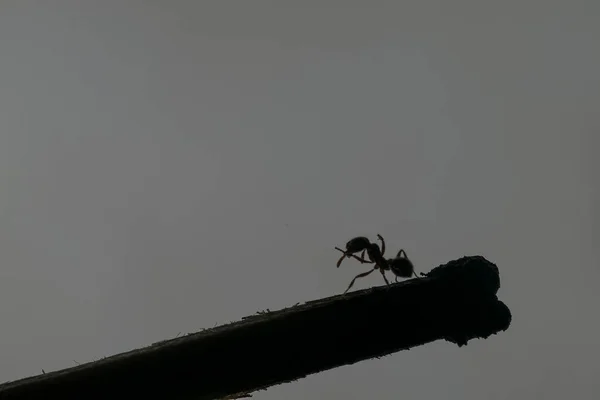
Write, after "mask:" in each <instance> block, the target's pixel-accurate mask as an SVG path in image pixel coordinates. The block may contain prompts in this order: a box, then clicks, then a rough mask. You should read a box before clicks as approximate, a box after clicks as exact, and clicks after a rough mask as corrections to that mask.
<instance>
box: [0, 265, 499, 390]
mask: <svg viewBox="0 0 600 400" xmlns="http://www.w3.org/2000/svg"><path fill="white" fill-rule="evenodd" d="M499 287H500V278H499V273H498V268H497V267H496V266H495V265H494V264H492V263H490V262H489V261H487V260H486V259H485V258H483V257H481V256H473V257H463V258H461V259H458V260H455V261H451V262H449V263H447V264H445V265H441V266H439V267H437V268H434V269H433V270H432V271H431V272H429V273H428V274H426V276H425V277H423V278H419V279H417V278H415V279H411V280H408V281H404V282H401V283H398V284H393V285H390V286H381V287H376V288H372V289H367V290H361V291H356V292H351V293H348V294H346V295H338V296H333V297H328V298H324V299H320V300H316V301H311V302H308V303H305V304H302V305H297V306H294V307H291V308H287V309H283V310H279V311H273V312H267V313H259V314H258V315H254V316H251V317H246V318H243V319H242V320H241V321H238V322H234V323H231V324H228V325H223V326H219V327H216V328H213V329H209V330H205V331H201V332H198V333H194V334H190V335H187V336H183V337H179V338H175V339H172V340H167V341H164V342H159V343H157V344H154V345H152V346H149V347H145V348H142V349H137V350H133V351H130V352H127V353H122V354H117V355H115V356H112V357H109V358H105V359H103V360H99V361H95V362H91V363H88V364H83V365H80V366H77V367H73V368H69V369H65V370H61V371H56V372H50V373H46V374H42V375H38V376H34V377H30V378H26V379H21V380H18V381H14V382H8V383H5V384H3V385H0V399H2V400H8V399H11V400H12V399H29V400H35V399H50V398H51V399H61V400H70V399H131V398H136V399H137V398H139V399H142V398H143V399H149V398H156V399H167V398H169V399H218V398H224V397H226V396H232V397H234V396H236V395H241V394H243V393H246V392H251V391H254V390H258V389H264V388H267V387H269V386H271V385H275V384H280V383H283V382H287V381H291V380H296V379H299V378H302V377H304V376H306V375H309V374H313V373H317V372H319V371H323V370H326V369H330V368H335V367H339V366H342V365H345V364H352V363H356V362H358V361H361V360H365V359H369V358H373V357H380V356H385V355H388V354H391V353H394V352H397V351H399V350H403V349H409V348H411V347H414V346H419V345H423V344H426V343H429V342H433V341H436V340H440V339H445V340H447V341H450V342H452V343H455V344H457V345H459V346H462V345H465V344H467V342H468V341H469V340H470V339H473V338H486V337H488V336H490V335H492V334H494V333H498V332H500V331H503V330H506V329H507V328H508V327H509V325H510V321H511V313H510V311H509V309H508V307H507V306H506V305H504V303H502V302H500V301H499V300H498V298H497V296H496V293H497V291H498V289H499Z"/></svg>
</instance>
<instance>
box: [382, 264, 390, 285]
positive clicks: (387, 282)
mask: <svg viewBox="0 0 600 400" xmlns="http://www.w3.org/2000/svg"><path fill="white" fill-rule="evenodd" d="M379 272H381V276H383V280H384V281H385V283H386V284H388V285H389V284H390V282H389V281H388V280H387V277H386V276H385V272H384V271H383V269H381V268H380V269H379Z"/></svg>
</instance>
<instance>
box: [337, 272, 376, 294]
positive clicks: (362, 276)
mask: <svg viewBox="0 0 600 400" xmlns="http://www.w3.org/2000/svg"><path fill="white" fill-rule="evenodd" d="M373 271H375V269H372V270H370V271H368V272H363V273H362V274H358V275H356V276H355V277H354V279H352V282H350V285H348V289H346V290H345V291H344V294H346V292H347V291H348V290H350V288H351V287H352V285H354V281H356V279H358V278H364V277H365V276H367V275H369V274H370V273H372V272H373Z"/></svg>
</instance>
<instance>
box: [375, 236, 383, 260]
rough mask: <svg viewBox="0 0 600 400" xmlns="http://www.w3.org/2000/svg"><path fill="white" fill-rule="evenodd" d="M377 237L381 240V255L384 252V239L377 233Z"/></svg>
mask: <svg viewBox="0 0 600 400" xmlns="http://www.w3.org/2000/svg"><path fill="white" fill-rule="evenodd" d="M377 239H379V240H381V256H382V257H383V255H384V254H385V240H383V236H381V235H380V234H377Z"/></svg>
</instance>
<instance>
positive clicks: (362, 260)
mask: <svg viewBox="0 0 600 400" xmlns="http://www.w3.org/2000/svg"><path fill="white" fill-rule="evenodd" d="M335 249H336V250H337V251H341V252H342V253H344V255H343V256H342V257H341V258H340V259H339V260H338V262H337V266H338V267H339V266H340V264H341V263H342V260H344V257H348V258H350V257H353V258H356V259H357V260H358V261H360V263H361V264H373V263H374V261H367V260H365V258H364V254H365V250H363V252H362V257H358V256H357V255H354V254H352V253H348V252H347V251H344V250H342V249H340V248H339V247H335Z"/></svg>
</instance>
